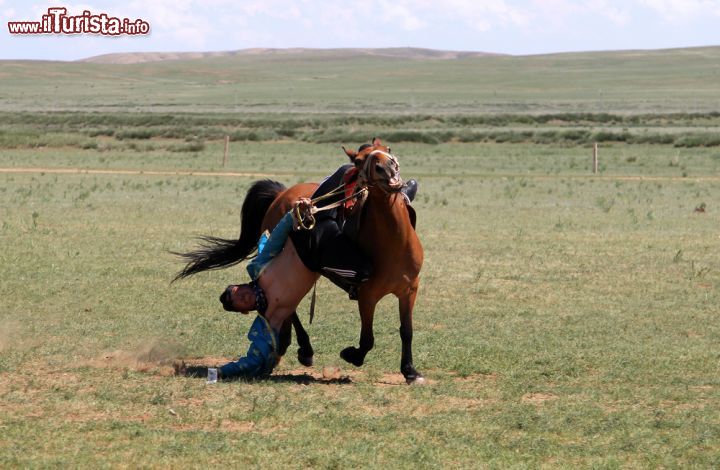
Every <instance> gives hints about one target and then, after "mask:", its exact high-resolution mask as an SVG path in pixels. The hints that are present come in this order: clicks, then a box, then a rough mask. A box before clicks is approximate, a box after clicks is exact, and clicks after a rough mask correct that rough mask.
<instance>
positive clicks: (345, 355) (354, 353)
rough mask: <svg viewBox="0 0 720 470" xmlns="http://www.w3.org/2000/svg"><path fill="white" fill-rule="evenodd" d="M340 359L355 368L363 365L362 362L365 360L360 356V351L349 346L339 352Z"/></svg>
mask: <svg viewBox="0 0 720 470" xmlns="http://www.w3.org/2000/svg"><path fill="white" fill-rule="evenodd" d="M340 357H341V358H342V359H343V360H344V361H345V362H349V363H350V364H352V365H354V366H356V367H360V366H361V365H363V362H365V360H364V359H365V358H364V357H362V356H361V355H360V350H359V349H358V348H356V347H354V346H350V347H348V348H345V349H343V350H342V351H340Z"/></svg>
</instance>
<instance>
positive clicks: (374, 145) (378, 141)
mask: <svg viewBox="0 0 720 470" xmlns="http://www.w3.org/2000/svg"><path fill="white" fill-rule="evenodd" d="M372 144H373V147H377V146H378V145H382V142H380V139H378V138H377V137H373V140H372Z"/></svg>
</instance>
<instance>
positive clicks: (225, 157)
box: [223, 135, 230, 168]
mask: <svg viewBox="0 0 720 470" xmlns="http://www.w3.org/2000/svg"><path fill="white" fill-rule="evenodd" d="M229 146H230V136H229V135H226V136H225V152H223V168H225V167H226V166H227V158H228V147H229Z"/></svg>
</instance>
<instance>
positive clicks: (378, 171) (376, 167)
mask: <svg viewBox="0 0 720 470" xmlns="http://www.w3.org/2000/svg"><path fill="white" fill-rule="evenodd" d="M383 171H385V170H384V169H383V167H382V165H375V173H382V172H383Z"/></svg>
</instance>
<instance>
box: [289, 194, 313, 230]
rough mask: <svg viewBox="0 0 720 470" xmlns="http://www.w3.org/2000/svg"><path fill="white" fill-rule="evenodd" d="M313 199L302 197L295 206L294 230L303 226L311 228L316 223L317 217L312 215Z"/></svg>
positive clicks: (293, 211)
mask: <svg viewBox="0 0 720 470" xmlns="http://www.w3.org/2000/svg"><path fill="white" fill-rule="evenodd" d="M312 207H313V203H312V200H311V199H309V198H306V197H301V198H300V199H298V200H297V202H296V203H295V205H294V206H293V210H292V214H293V230H300V229H301V228H305V229H311V228H312V226H314V225H315V218H314V217H313V216H312Z"/></svg>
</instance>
